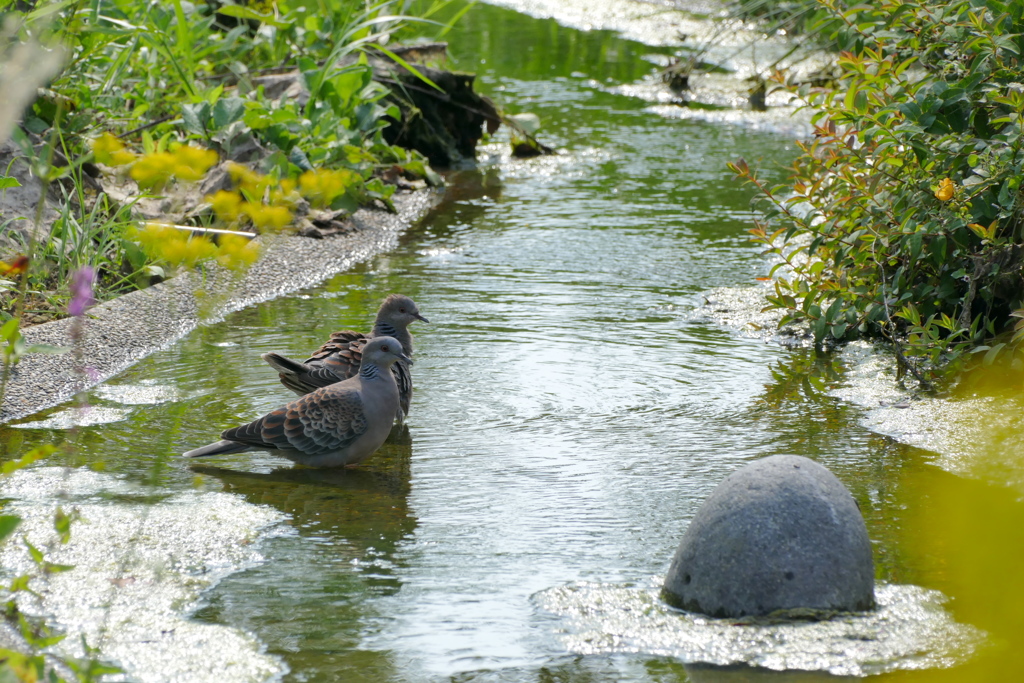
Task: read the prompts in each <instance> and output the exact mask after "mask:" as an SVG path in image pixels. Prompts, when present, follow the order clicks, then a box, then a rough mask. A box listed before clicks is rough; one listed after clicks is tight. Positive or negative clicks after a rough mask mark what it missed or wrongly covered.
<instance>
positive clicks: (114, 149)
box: [92, 133, 135, 166]
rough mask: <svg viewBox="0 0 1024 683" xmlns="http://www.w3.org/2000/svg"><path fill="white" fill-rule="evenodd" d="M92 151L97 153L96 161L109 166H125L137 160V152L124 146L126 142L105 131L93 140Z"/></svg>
mask: <svg viewBox="0 0 1024 683" xmlns="http://www.w3.org/2000/svg"><path fill="white" fill-rule="evenodd" d="M92 153H93V154H94V155H96V161H97V162H98V163H101V164H106V165H107V166H124V165H126V164H130V163H132V162H133V161H135V154H133V153H132V152H129V151H128V150H126V149H125V148H124V143H123V142H121V141H120V140H119V139H117V138H116V137H114V136H113V135H111V134H110V133H104V134H103V135H101V136H99V137H98V138H96V139H95V140H93V141H92Z"/></svg>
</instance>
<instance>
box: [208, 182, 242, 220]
mask: <svg viewBox="0 0 1024 683" xmlns="http://www.w3.org/2000/svg"><path fill="white" fill-rule="evenodd" d="M206 201H208V202H209V203H210V206H212V207H213V212H214V213H215V214H216V215H217V220H219V221H221V222H222V223H234V222H236V221H237V220H238V217H239V216H241V215H242V197H241V196H239V194H238V193H237V192H228V191H227V190H218V191H217V192H216V193H214V194H211V195H207V197H206Z"/></svg>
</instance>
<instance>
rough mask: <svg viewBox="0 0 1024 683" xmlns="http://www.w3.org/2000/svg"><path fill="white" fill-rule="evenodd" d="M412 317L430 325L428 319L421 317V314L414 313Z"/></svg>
mask: <svg viewBox="0 0 1024 683" xmlns="http://www.w3.org/2000/svg"><path fill="white" fill-rule="evenodd" d="M412 317H414V318H416V319H417V320H422V321H423V322H425V323H429V322H430V321H429V320H427V319H426V318H424V317H423V316H422V315H420V314H419V313H413V314H412Z"/></svg>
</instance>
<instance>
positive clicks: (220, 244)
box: [217, 235, 260, 270]
mask: <svg viewBox="0 0 1024 683" xmlns="http://www.w3.org/2000/svg"><path fill="white" fill-rule="evenodd" d="M217 249H218V252H219V253H218V254H217V263H219V264H221V265H222V266H224V267H225V268H230V269H231V270H245V269H246V268H248V267H249V266H251V265H252V264H254V263H256V259H258V258H259V257H260V245H259V244H258V243H256V242H254V241H252V240H247V239H245V238H244V237H242V236H241V235H221V236H220V238H219V239H218V240H217Z"/></svg>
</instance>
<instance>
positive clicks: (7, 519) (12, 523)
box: [0, 515, 21, 543]
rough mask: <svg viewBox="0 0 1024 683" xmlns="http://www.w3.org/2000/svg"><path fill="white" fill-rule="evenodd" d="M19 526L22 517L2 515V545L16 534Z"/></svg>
mask: <svg viewBox="0 0 1024 683" xmlns="http://www.w3.org/2000/svg"><path fill="white" fill-rule="evenodd" d="M19 524H21V517H18V516H17V515H0V543H2V542H3V541H5V540H7V537H8V536H10V535H11V534H12V533H14V530H15V529H17V528H18V525H19Z"/></svg>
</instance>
